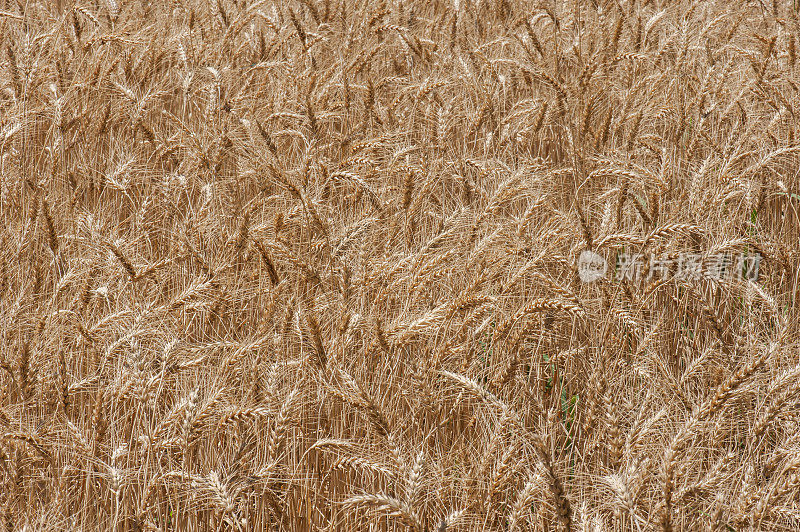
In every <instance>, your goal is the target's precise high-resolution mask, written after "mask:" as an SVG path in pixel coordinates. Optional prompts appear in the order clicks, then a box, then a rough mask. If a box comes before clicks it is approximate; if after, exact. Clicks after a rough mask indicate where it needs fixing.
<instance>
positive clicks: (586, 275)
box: [578, 249, 608, 283]
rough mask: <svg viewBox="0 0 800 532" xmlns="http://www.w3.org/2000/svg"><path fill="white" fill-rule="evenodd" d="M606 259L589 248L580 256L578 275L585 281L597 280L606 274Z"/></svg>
mask: <svg viewBox="0 0 800 532" xmlns="http://www.w3.org/2000/svg"><path fill="white" fill-rule="evenodd" d="M607 268H608V265H607V264H606V259H604V258H603V257H601V256H600V255H598V254H597V253H595V252H594V251H589V250H588V249H587V250H586V251H584V252H582V253H581V255H580V257H578V277H580V278H581V281H583V282H584V283H591V282H592V281H596V280H598V279H600V278H602V277H603V276H605V274H606V269H607Z"/></svg>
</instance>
